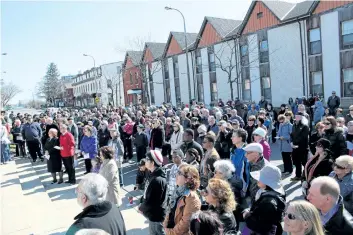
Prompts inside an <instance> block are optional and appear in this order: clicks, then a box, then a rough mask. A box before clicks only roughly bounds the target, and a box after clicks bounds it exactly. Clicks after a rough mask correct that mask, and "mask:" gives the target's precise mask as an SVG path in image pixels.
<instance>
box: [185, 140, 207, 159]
mask: <svg viewBox="0 0 353 235" xmlns="http://www.w3.org/2000/svg"><path fill="white" fill-rule="evenodd" d="M191 148H194V149H196V150H197V152H198V153H199V155H200V159H202V157H203V149H202V147H201V145H200V144H199V143H197V142H196V141H195V140H193V141H192V142H190V143H186V142H184V143H183V144H182V145H181V146H180V150H181V151H183V153H184V154H185V153H186V151H188V150H189V149H191Z"/></svg>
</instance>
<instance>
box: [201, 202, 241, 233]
mask: <svg viewBox="0 0 353 235" xmlns="http://www.w3.org/2000/svg"><path fill="white" fill-rule="evenodd" d="M201 210H208V211H211V212H213V213H216V214H217V215H218V218H219V220H220V221H221V222H222V224H223V233H224V234H228V233H229V234H233V233H235V232H236V231H237V222H236V220H235V217H234V214H233V213H232V212H225V211H221V210H220V209H218V208H215V207H214V206H212V205H210V206H206V205H202V209H201Z"/></svg>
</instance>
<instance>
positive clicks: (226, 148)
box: [215, 131, 232, 159]
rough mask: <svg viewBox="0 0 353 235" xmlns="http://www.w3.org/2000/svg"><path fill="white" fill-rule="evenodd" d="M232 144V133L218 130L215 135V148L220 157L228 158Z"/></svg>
mask: <svg viewBox="0 0 353 235" xmlns="http://www.w3.org/2000/svg"><path fill="white" fill-rule="evenodd" d="M231 146H232V133H231V132H228V131H225V132H223V131H220V132H219V133H218V136H217V140H216V143H215V148H216V150H217V152H218V153H219V156H220V157H221V158H222V159H228V158H229V153H230V148H231Z"/></svg>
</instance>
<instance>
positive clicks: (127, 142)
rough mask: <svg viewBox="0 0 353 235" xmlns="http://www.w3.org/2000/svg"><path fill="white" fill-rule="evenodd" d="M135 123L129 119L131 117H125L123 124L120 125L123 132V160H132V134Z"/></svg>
mask: <svg viewBox="0 0 353 235" xmlns="http://www.w3.org/2000/svg"><path fill="white" fill-rule="evenodd" d="M134 125H135V123H134V122H133V121H132V120H131V118H129V117H127V119H126V122H125V125H124V126H123V127H122V129H123V132H124V161H125V162H129V163H133V162H132V160H131V159H132V156H133V155H132V143H131V140H132V135H133V132H134Z"/></svg>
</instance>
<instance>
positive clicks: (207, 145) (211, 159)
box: [200, 134, 220, 188]
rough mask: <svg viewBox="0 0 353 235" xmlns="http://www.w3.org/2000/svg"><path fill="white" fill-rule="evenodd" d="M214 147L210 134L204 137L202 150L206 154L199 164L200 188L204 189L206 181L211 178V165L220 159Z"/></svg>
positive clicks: (212, 167)
mask: <svg viewBox="0 0 353 235" xmlns="http://www.w3.org/2000/svg"><path fill="white" fill-rule="evenodd" d="M214 145H215V137H214V136H213V135H210V134H208V135H206V136H205V138H204V139H203V148H204V149H206V153H205V156H204V158H202V159H201V163H200V175H201V188H205V187H206V186H207V182H208V180H209V179H210V178H212V177H213V172H214V166H213V164H214V163H215V162H216V161H217V160H219V159H220V157H219V155H218V152H217V150H216V149H215V147H214Z"/></svg>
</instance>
